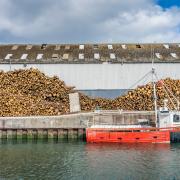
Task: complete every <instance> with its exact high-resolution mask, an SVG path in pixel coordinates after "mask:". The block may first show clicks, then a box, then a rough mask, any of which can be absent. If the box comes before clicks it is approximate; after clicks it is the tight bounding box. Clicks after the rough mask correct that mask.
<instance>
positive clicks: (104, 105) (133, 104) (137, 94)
mask: <svg viewBox="0 0 180 180" xmlns="http://www.w3.org/2000/svg"><path fill="white" fill-rule="evenodd" d="M156 90H157V105H158V107H163V104H164V103H163V101H164V99H168V100H169V103H168V107H169V108H170V109H175V108H176V106H177V101H176V100H175V99H174V96H175V97H176V98H177V99H178V100H180V80H173V79H170V78H167V79H165V80H160V81H159V82H157V83H156ZM169 92H171V93H169ZM172 102H173V103H172ZM81 106H82V109H83V110H94V109H96V108H97V107H99V108H100V109H103V110H115V109H122V110H133V111H151V110H154V98H153V86H152V83H149V84H146V85H145V86H141V87H137V88H136V89H135V90H131V91H129V92H127V93H126V94H125V95H124V96H120V97H118V98H116V99H113V100H109V99H102V98H97V99H90V98H89V97H87V96H82V97H81Z"/></svg>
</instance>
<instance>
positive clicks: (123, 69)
mask: <svg viewBox="0 0 180 180" xmlns="http://www.w3.org/2000/svg"><path fill="white" fill-rule="evenodd" d="M30 67H34V68H38V69H39V70H40V71H42V72H44V73H45V74H46V75H49V76H53V75H56V76H59V77H60V78H61V79H62V80H64V81H65V83H66V84H67V85H70V86H76V88H77V89H81V90H92V89H129V88H130V87H131V86H132V85H133V84H134V83H135V82H136V81H138V80H139V79H140V78H141V77H142V76H144V75H145V74H146V73H147V72H148V71H150V70H151V67H152V65H151V63H148V64H146V63H144V64H143V63H140V64H123V65H121V64H28V65H27V67H26V68H30ZM20 68H21V69H22V68H24V65H23V64H12V65H11V70H14V69H20ZM155 68H156V71H157V74H158V76H159V78H166V77H171V78H174V79H180V63H174V64H173V63H161V64H159V63H158V64H155ZM0 69H1V70H4V71H9V70H10V65H8V64H0ZM149 81H151V78H150V77H149V79H146V81H144V82H143V83H144V84H145V83H147V82H149ZM139 85H141V84H139ZM134 88H135V87H134Z"/></svg>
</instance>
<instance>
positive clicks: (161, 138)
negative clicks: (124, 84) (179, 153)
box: [86, 68, 180, 143]
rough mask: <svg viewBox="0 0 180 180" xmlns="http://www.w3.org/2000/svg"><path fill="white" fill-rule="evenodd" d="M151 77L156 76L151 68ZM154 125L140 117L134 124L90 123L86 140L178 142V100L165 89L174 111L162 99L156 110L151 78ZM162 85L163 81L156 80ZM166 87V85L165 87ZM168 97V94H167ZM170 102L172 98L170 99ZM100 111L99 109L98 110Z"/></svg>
mask: <svg viewBox="0 0 180 180" xmlns="http://www.w3.org/2000/svg"><path fill="white" fill-rule="evenodd" d="M151 74H152V77H157V75H156V73H155V69H154V68H152V71H151ZM152 83H153V95H154V108H155V111H154V114H155V125H154V126H151V125H149V123H148V121H147V120H143V119H140V120H139V121H138V122H136V124H117V123H115V124H113V123H112V122H111V123H109V124H107V123H106V124H103V123H100V121H98V123H97V122H96V123H91V125H90V126H89V127H88V128H87V129H86V140H87V142H91V143H93V142H96V143H98V142H116V143H170V142H180V112H179V111H178V110H179V101H178V100H177V99H176V97H174V96H173V94H172V93H171V92H170V91H169V90H168V89H167V90H166V92H169V93H170V94H171V98H172V97H173V98H174V100H175V101H176V102H174V104H175V103H176V105H177V107H175V109H176V111H169V110H168V106H167V103H168V100H164V107H163V108H160V109H159V110H157V97H156V83H155V80H154V78H153V82H152ZM158 83H160V84H162V85H164V84H163V81H160V82H158ZM165 88H167V87H165ZM168 97H170V96H168ZM171 103H173V100H172V99H171ZM98 113H100V111H99V112H98ZM98 113H97V114H98Z"/></svg>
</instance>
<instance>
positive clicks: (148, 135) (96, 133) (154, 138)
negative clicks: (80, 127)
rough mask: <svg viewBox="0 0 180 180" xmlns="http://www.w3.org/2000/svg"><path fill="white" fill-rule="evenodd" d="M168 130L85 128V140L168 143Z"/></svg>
mask: <svg viewBox="0 0 180 180" xmlns="http://www.w3.org/2000/svg"><path fill="white" fill-rule="evenodd" d="M170 132H171V131H170V130H162V131H160V130H151V129H149V130H148V129H141V130H132V129H131V130H125V131H122V130H116V129H93V128H87V129H86V139H87V142H114V143H170Z"/></svg>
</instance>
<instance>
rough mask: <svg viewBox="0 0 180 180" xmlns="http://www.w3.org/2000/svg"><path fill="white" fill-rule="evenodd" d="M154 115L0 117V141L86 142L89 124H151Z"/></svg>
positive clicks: (98, 114) (83, 114) (112, 113)
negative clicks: (59, 140) (65, 140)
mask: <svg viewBox="0 0 180 180" xmlns="http://www.w3.org/2000/svg"><path fill="white" fill-rule="evenodd" d="M153 115H154V114H153V112H121V111H114V112H113V111H104V112H98V113H97V112H96V113H95V112H89V113H77V114H69V115H61V116H32V117H31V116H30V117H0V139H19V138H20V139H23V138H25V139H28V138H29V139H41V138H53V139H54V138H55V139H85V129H86V128H87V127H88V126H89V125H91V124H94V123H96V124H98V123H103V124H112V123H113V124H135V123H137V120H138V119H148V120H149V121H150V122H151V123H152V122H153V121H154V120H153Z"/></svg>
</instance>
